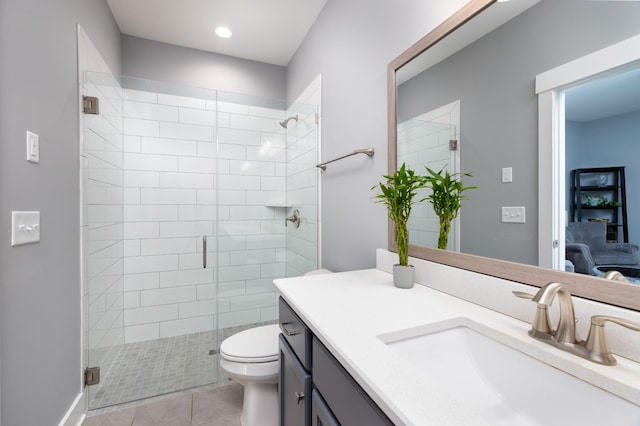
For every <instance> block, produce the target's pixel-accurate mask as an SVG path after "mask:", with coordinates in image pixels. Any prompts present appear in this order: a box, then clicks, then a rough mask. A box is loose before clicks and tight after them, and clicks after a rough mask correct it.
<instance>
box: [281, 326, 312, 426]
mask: <svg viewBox="0 0 640 426" xmlns="http://www.w3.org/2000/svg"><path fill="white" fill-rule="evenodd" d="M278 394H279V399H280V425H281V426H304V425H308V424H309V422H310V419H311V374H309V372H308V371H307V370H305V369H304V367H303V366H302V364H300V361H298V358H297V357H296V355H295V354H294V353H293V350H292V349H291V347H290V346H289V344H288V343H287V341H286V339H285V338H284V337H283V335H282V334H281V335H280V380H279V381H278Z"/></svg>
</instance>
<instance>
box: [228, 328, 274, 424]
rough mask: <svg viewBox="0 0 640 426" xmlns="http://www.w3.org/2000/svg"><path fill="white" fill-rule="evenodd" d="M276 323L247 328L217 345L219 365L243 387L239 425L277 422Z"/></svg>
mask: <svg viewBox="0 0 640 426" xmlns="http://www.w3.org/2000/svg"><path fill="white" fill-rule="evenodd" d="M278 334H280V327H279V326H278V324H273V325H265V326H261V327H255V328H250V329H248V330H244V331H241V332H240V333H237V334H234V335H233V336H231V337H228V338H227V339H225V340H224V341H223V342H222V344H221V345H220V356H221V357H220V366H221V367H222V369H223V370H224V372H225V373H226V374H227V376H229V378H231V379H233V380H235V381H236V382H238V383H240V384H241V385H242V386H243V387H244V401H243V403H242V416H241V417H240V421H241V424H242V426H258V425H260V426H263V425H264V426H271V425H273V426H277V425H278V423H279V422H278V411H279V407H278V375H279V371H280V362H279V361H278V355H279V349H278Z"/></svg>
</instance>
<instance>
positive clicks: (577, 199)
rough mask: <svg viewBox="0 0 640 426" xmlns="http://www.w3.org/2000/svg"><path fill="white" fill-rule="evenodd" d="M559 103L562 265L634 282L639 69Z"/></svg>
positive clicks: (578, 89)
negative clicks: (613, 273) (562, 140)
mask: <svg viewBox="0 0 640 426" xmlns="http://www.w3.org/2000/svg"><path fill="white" fill-rule="evenodd" d="M564 105H565V108H564V116H565V120H564V137H565V144H564V145H565V146H564V148H565V151H564V152H565V162H564V168H565V169H564V177H565V182H566V183H565V197H564V201H565V212H566V213H565V217H566V225H567V228H566V235H565V245H566V247H565V253H566V257H567V260H568V262H566V267H567V269H569V270H572V269H573V270H574V271H575V272H578V273H583V274H589V275H596V276H602V275H603V274H604V272H606V271H608V270H611V269H616V270H620V271H625V272H623V274H624V275H625V276H627V277H628V278H632V279H635V278H637V276H640V268H639V267H640V264H639V263H640V256H639V255H638V248H637V246H636V245H635V244H637V243H638V242H640V224H639V223H638V222H639V221H640V220H639V219H638V216H637V215H636V214H634V213H635V212H638V211H640V198H639V195H640V192H639V191H640V187H639V183H638V182H640V162H639V161H638V159H639V158H640V143H638V141H639V139H640V68H633V69H624V70H621V71H619V72H615V73H608V74H607V75H604V76H602V77H599V78H597V79H593V80H590V81H588V82H586V83H583V84H579V85H576V86H574V87H571V88H569V89H567V90H565V91H564ZM590 171H594V173H589V172H590ZM580 176H581V177H582V178H580ZM576 210H579V211H580V214H578V212H577V211H576ZM577 234H579V235H580V236H578V235H577ZM600 234H601V235H600ZM578 240H580V241H578ZM583 240H584V241H583ZM600 240H602V241H600ZM626 243H632V244H626Z"/></svg>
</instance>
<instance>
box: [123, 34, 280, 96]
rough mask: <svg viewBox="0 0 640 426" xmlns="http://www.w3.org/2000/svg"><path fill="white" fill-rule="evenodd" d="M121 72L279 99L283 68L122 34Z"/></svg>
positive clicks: (134, 75) (149, 78)
mask: <svg viewBox="0 0 640 426" xmlns="http://www.w3.org/2000/svg"><path fill="white" fill-rule="evenodd" d="M122 74H123V75H125V76H129V77H137V78H142V79H147V80H154V81H161V82H167V83H172V84H174V85H180V86H188V87H200V88H205V89H215V90H222V91H226V92H232V93H242V94H248V95H253V96H258V97H262V98H267V99H278V100H283V99H284V95H285V78H286V74H285V68H284V67H281V66H278V65H270V64H265V63H262V62H255V61H249V60H246V59H240V58H234V57H231V56H226V55H218V54H215V53H210V52H205V51H202V50H197V49H190V48H186V47H179V46H174V45H171V44H166V43H160V42H157V41H152V40H146V39H142V38H138V37H131V36H126V35H124V36H122Z"/></svg>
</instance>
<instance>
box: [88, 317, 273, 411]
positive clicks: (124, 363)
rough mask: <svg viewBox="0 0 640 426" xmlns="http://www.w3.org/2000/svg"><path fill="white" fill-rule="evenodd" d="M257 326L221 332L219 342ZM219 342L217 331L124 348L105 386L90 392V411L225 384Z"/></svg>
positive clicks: (109, 373)
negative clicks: (218, 352) (210, 385)
mask: <svg viewBox="0 0 640 426" xmlns="http://www.w3.org/2000/svg"><path fill="white" fill-rule="evenodd" d="M258 325H263V324H247V325H243V326H238V327H229V328H225V329H223V330H220V341H222V340H224V339H226V338H227V337H228V336H231V335H232V334H235V333H238V332H240V331H242V330H245V329H247V328H251V327H255V326H258ZM217 339H218V333H217V332H216V331H206V332H200V333H193V334H188V335H182V336H176V337H168V338H163V339H157V340H150V341H145V342H136V343H127V344H125V345H122V348H121V349H120V351H119V352H118V354H117V355H116V357H115V359H114V361H113V364H112V366H111V368H110V369H109V372H108V374H105V376H104V377H103V379H102V383H101V384H100V385H98V387H96V388H95V389H90V393H89V395H90V403H89V407H90V409H97V408H103V407H108V406H112V405H117V404H122V403H125V402H128V401H135V400H140V399H144V398H149V397H153V396H156V395H162V394H167V393H171V392H176V391H180V390H184V389H190V388H194V387H198V386H203V385H206V384H210V383H215V382H217V381H221V382H222V381H225V380H226V377H224V376H222V375H221V374H220V373H221V372H220V371H219V368H218V365H219V363H218V355H217V349H218V341H217ZM212 350H213V351H214V352H215V353H211V351H212ZM218 376H220V377H218Z"/></svg>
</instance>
